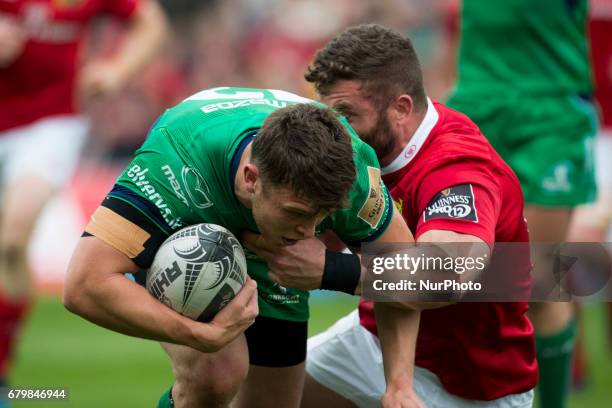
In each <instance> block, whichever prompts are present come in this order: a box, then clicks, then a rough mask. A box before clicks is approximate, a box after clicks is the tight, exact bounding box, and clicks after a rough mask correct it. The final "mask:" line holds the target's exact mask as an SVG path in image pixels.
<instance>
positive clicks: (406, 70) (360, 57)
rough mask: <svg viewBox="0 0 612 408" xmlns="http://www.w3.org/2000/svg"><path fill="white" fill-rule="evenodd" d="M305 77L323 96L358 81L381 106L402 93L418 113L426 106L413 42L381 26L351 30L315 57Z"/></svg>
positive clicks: (335, 38) (419, 67)
mask: <svg viewBox="0 0 612 408" xmlns="http://www.w3.org/2000/svg"><path fill="white" fill-rule="evenodd" d="M304 78H305V79H306V81H308V82H312V83H313V84H314V85H315V88H316V89H317V92H318V93H319V94H320V95H326V93H327V91H328V90H329V88H330V87H331V86H333V85H334V84H335V83H336V82H337V81H339V80H358V81H362V82H363V84H364V90H365V91H366V92H367V93H368V94H369V95H370V96H371V97H372V98H374V99H375V101H376V102H377V103H378V105H379V106H380V107H386V106H388V105H389V103H390V102H391V101H392V100H393V99H394V98H396V97H397V96H399V95H401V94H408V95H410V96H411V97H412V99H413V100H414V103H415V107H416V108H417V110H423V109H424V108H425V107H426V106H427V97H426V96H425V89H424V88H423V73H422V71H421V66H420V64H419V60H418V57H417V55H416V52H415V51H414V48H413V46H412V43H411V42H410V40H409V39H408V38H405V37H403V36H402V35H401V34H399V33H398V32H396V31H393V30H391V29H389V28H386V27H383V26H381V25H378V24H364V25H359V26H356V27H350V28H348V29H347V30H345V31H344V32H342V33H340V34H338V35H337V36H336V37H334V38H333V39H332V40H331V41H330V42H329V43H328V44H327V45H326V46H325V47H324V48H323V49H321V50H319V51H318V52H317V54H316V55H315V59H314V62H313V63H312V64H311V65H310V66H309V67H308V70H307V72H306V74H305V75H304Z"/></svg>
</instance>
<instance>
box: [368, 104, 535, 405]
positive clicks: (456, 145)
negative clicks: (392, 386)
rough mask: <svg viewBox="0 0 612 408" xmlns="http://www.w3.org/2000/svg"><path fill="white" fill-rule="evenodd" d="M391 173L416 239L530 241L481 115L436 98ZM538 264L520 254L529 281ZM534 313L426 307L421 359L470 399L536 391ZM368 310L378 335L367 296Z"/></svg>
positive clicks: (488, 306)
mask: <svg viewBox="0 0 612 408" xmlns="http://www.w3.org/2000/svg"><path fill="white" fill-rule="evenodd" d="M383 179H384V181H385V184H386V185H387V187H388V188H389V191H390V192H391V195H392V196H393V199H394V200H395V202H396V204H397V205H398V207H400V208H401V212H402V215H403V217H404V219H405V220H406V222H407V224H408V226H409V227H410V229H411V231H412V232H413V234H414V236H415V238H418V237H419V236H420V235H421V234H423V233H424V232H425V231H428V230H432V229H439V230H449V231H454V232H457V233H462V234H470V235H475V236H477V237H479V238H481V239H482V240H483V241H485V242H487V243H495V242H528V240H529V237H528V231H527V225H526V222H525V220H524V217H523V196H522V192H521V188H520V185H519V182H518V180H517V178H516V176H515V174H514V173H513V171H512V170H511V169H510V168H509V167H508V165H506V163H504V161H503V160H502V159H501V158H500V157H499V155H498V154H497V153H496V152H495V151H494V150H493V148H492V147H491V145H490V144H489V142H488V141H487V140H486V139H485V137H484V136H483V135H482V133H481V132H480V130H479V129H478V127H477V126H476V125H475V124H474V123H473V122H472V121H470V120H469V119H468V118H467V117H466V116H465V115H463V114H461V113H459V112H456V111H454V110H452V109H450V108H448V107H446V106H444V105H442V104H439V103H432V102H429V107H428V111H427V114H426V117H425V119H424V120H423V122H422V123H421V125H420V127H419V128H418V130H417V131H416V133H415V135H414V136H413V138H412V139H411V140H410V142H409V143H408V145H407V146H406V147H405V149H404V151H403V152H402V153H401V154H400V155H399V156H398V157H397V158H396V159H395V160H394V161H393V162H392V163H391V164H390V165H389V166H387V167H385V168H384V169H383ZM449 194H450V195H461V196H462V198H461V200H462V201H461V200H459V201H460V202H463V203H464V205H463V206H462V207H460V208H459V207H453V206H452V205H451V206H446V205H444V201H441V200H443V199H444V197H447V196H448V195H449ZM493 245H494V244H493ZM493 245H492V246H493ZM497 254H498V256H497V260H498V261H499V252H497ZM495 261H496V249H495V248H494V249H493V253H492V258H491V263H494V262H495ZM506 263H507V259H506ZM491 269H492V268H489V269H487V272H486V273H490V271H491ZM530 270H531V263H530V260H529V257H528V256H527V257H526V258H523V259H520V260H517V261H516V263H515V264H514V265H513V268H512V272H513V273H514V274H515V275H514V280H513V281H514V282H515V283H516V282H520V283H521V284H524V285H526V286H527V287H528V286H529V284H530V279H531V278H530ZM493 272H494V271H493ZM526 311H527V303H525V302H511V303H468V302H465V303H458V304H455V305H452V306H447V307H443V308H439V309H431V310H425V311H423V312H422V315H421V324H420V329H419V335H418V338H417V348H416V365H417V366H419V367H423V368H426V369H428V370H430V371H432V372H434V373H435V374H436V375H437V376H438V377H439V378H440V381H441V382H442V385H443V386H444V388H445V389H446V390H447V391H448V392H450V393H451V394H454V395H457V396H460V397H463V398H468V399H474V400H493V399H497V398H501V397H503V396H506V395H510V394H516V393H521V392H525V391H528V390H530V389H532V388H534V387H535V385H536V383H537V380H538V369H537V363H536V359H535V345H534V337H533V327H532V325H531V323H530V322H529V320H528V319H527V317H526V315H525V312H526ZM359 314H360V318H361V324H362V325H363V326H364V327H365V328H367V329H368V330H370V331H371V332H372V333H374V334H376V322H375V319H374V314H373V304H372V302H370V301H366V300H364V299H362V300H361V302H360V305H359Z"/></svg>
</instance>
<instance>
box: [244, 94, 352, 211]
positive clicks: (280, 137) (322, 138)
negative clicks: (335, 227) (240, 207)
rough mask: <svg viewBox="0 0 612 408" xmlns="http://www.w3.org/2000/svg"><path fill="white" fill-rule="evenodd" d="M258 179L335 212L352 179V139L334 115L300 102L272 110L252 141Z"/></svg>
mask: <svg viewBox="0 0 612 408" xmlns="http://www.w3.org/2000/svg"><path fill="white" fill-rule="evenodd" d="M251 161H252V162H253V163H254V164H255V165H256V166H257V167H258V168H259V171H260V174H261V177H262V180H263V181H264V182H269V183H271V184H272V185H275V186H282V187H289V188H290V189H291V190H293V192H295V193H296V194H298V195H302V196H304V197H306V198H308V199H310V200H312V201H313V202H314V204H315V205H317V206H318V207H320V208H322V209H332V208H340V207H343V206H345V205H346V203H347V197H348V193H349V191H350V189H351V188H352V186H353V183H354V181H355V180H356V178H357V173H356V171H355V162H354V160H353V147H352V142H351V138H350V136H349V134H348V132H347V130H346V129H345V128H344V126H343V125H342V124H341V123H340V121H339V120H338V118H337V117H336V115H335V113H334V112H333V111H332V110H331V109H329V108H326V107H324V106H319V105H315V104H308V103H300V104H295V105H291V106H288V107H285V108H281V109H277V110H276V111H274V112H273V113H272V114H270V116H268V118H267V119H266V121H265V122H264V124H263V127H262V128H261V130H260V131H259V133H258V134H257V137H256V138H255V140H254V141H253V147H252V150H251Z"/></svg>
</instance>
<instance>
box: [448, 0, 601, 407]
mask: <svg viewBox="0 0 612 408" xmlns="http://www.w3.org/2000/svg"><path fill="white" fill-rule="evenodd" d="M587 3H588V1H587V0H546V1H530V0H507V1H493V2H482V1H477V0H464V1H463V10H462V21H461V32H460V38H461V44H460V48H459V67H458V76H459V78H458V83H457V86H456V89H455V91H454V93H453V95H452V97H451V98H450V100H449V101H448V105H449V106H451V107H452V108H455V109H457V110H459V111H461V112H463V113H465V114H467V115H468V116H469V117H470V119H472V120H473V121H474V122H475V123H476V124H477V125H478V126H479V127H480V129H481V130H482V132H483V133H484V134H485V135H486V136H487V138H489V140H490V141H491V144H492V145H493V147H495V149H496V150H497V151H498V152H499V153H500V154H501V156H502V157H503V158H504V160H505V161H506V162H507V163H508V164H509V165H510V166H511V167H512V168H513V170H514V171H515V172H516V174H517V176H518V177H519V179H520V181H521V185H522V188H523V192H524V196H525V203H526V208H525V216H526V218H527V221H528V223H529V230H530V238H531V241H532V242H541V241H552V242H562V241H564V240H565V239H566V234H567V230H568V225H569V221H570V217H571V215H572V209H573V208H574V207H575V206H576V205H578V204H581V203H586V202H591V201H593V199H594V198H595V181H594V167H593V153H592V146H593V137H594V135H595V133H596V128H597V125H596V123H597V115H596V112H595V109H594V107H593V104H592V103H591V101H590V98H591V94H592V92H593V88H592V83H591V76H590V67H589V54H588V41H587V33H586V24H587V8H588V5H587ZM551 271H552V267H550V260H547V259H536V260H535V273H536V274H535V277H536V280H535V281H534V283H535V284H536V285H537V279H538V276H539V275H541V274H547V273H548V274H550V273H552V272H551ZM530 318H531V320H532V322H533V324H534V326H535V331H536V344H537V350H538V364H539V367H540V384H539V391H540V392H539V395H540V397H541V398H540V399H541V403H542V406H543V407H561V406H564V405H565V401H564V400H565V398H566V395H567V390H568V386H569V383H570V382H569V376H570V362H571V355H572V352H571V351H572V349H573V343H574V338H575V332H576V328H575V323H574V320H573V317H572V305H571V304H570V303H539V304H534V303H532V304H531V311H530Z"/></svg>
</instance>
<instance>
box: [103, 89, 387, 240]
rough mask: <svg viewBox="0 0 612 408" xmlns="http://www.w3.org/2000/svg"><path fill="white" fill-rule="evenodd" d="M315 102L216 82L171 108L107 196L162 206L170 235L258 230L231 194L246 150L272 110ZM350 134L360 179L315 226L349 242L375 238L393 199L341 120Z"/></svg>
mask: <svg viewBox="0 0 612 408" xmlns="http://www.w3.org/2000/svg"><path fill="white" fill-rule="evenodd" d="M304 102H307V103H315V102H314V101H312V100H309V99H306V98H302V97H300V96H297V95H294V94H291V93H289V92H285V91H279V90H264V89H247V88H227V87H225V88H215V89H210V90H205V91H202V92H199V93H197V94H195V95H193V96H191V97H189V98H187V99H186V100H185V101H183V102H181V103H180V104H178V105H177V106H175V107H173V108H171V109H169V110H167V111H166V112H165V113H164V114H163V115H162V116H161V117H160V118H159V120H158V121H157V122H156V123H155V124H154V126H153V127H152V129H151V130H150V132H149V135H148V137H147V139H146V141H145V142H144V144H143V145H142V147H141V148H140V149H138V150H137V152H136V154H135V157H134V159H133V160H132V162H131V163H130V164H129V165H128V167H127V168H126V169H125V170H124V172H123V173H122V174H121V176H120V177H119V179H118V181H117V186H118V187H119V188H117V187H116V188H115V189H113V191H112V192H111V193H109V196H111V197H114V198H118V199H121V200H124V201H127V202H129V203H133V201H134V200H131V199H130V196H131V195H133V194H136V195H138V196H139V197H141V198H145V199H146V200H147V201H148V202H149V203H152V204H153V205H155V207H157V209H158V210H159V212H160V213H161V215H162V217H163V222H162V221H161V220H160V219H157V220H155V219H154V217H150V218H152V219H151V221H153V222H155V223H156V224H157V225H158V227H160V228H161V229H162V230H164V231H167V232H168V233H170V232H172V231H174V230H177V229H179V228H180V227H182V226H186V225H191V224H196V223H201V222H208V223H214V224H219V225H222V226H224V227H226V228H228V229H229V230H230V231H232V232H233V233H234V234H236V235H237V236H239V233H240V231H241V230H244V229H249V230H252V231H257V226H256V224H255V222H254V220H253V217H252V214H251V211H250V210H249V209H248V208H246V207H244V206H243V205H242V204H241V203H240V202H239V201H238V200H237V198H236V196H235V194H234V189H233V188H234V178H235V174H236V171H237V168H238V164H239V161H240V157H241V154H242V152H243V150H244V148H245V147H246V146H247V145H248V144H249V142H250V141H251V140H252V138H253V137H256V133H257V131H258V129H259V128H260V127H261V126H262V125H263V122H264V120H265V119H266V118H267V116H268V115H269V114H270V113H271V112H273V111H274V110H276V109H278V108H281V107H284V106H287V105H289V104H294V103H304ZM341 121H342V123H343V124H344V125H345V126H346V128H347V130H348V132H349V134H350V135H351V138H352V144H353V152H354V160H355V165H356V169H357V173H358V177H357V181H356V182H355V184H354V186H353V189H352V190H351V192H350V193H349V203H350V206H349V207H347V208H343V209H340V210H338V211H336V212H335V213H333V214H332V215H330V216H329V217H327V218H326V219H325V220H324V221H323V222H322V223H321V225H319V227H318V229H320V230H322V229H333V230H334V231H335V232H336V233H337V234H338V235H339V237H340V238H341V239H343V240H344V241H345V242H349V243H354V244H357V243H359V242H361V241H366V240H373V239H376V238H377V237H378V236H379V235H380V234H382V232H383V231H384V230H385V229H386V226H387V225H388V224H389V221H390V219H391V217H392V213H393V209H392V205H391V203H392V201H391V199H390V196H389V194H388V192H387V190H386V188H385V187H384V185H383V183H382V180H381V178H380V170H379V164H378V160H377V158H376V154H375V152H374V151H373V149H372V148H371V147H370V146H368V145H367V144H366V143H364V142H362V141H361V140H360V139H359V137H358V136H357V135H356V134H355V132H354V131H353V130H352V129H351V128H350V126H349V125H348V123H347V122H346V121H345V120H344V119H343V118H342V119H341Z"/></svg>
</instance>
